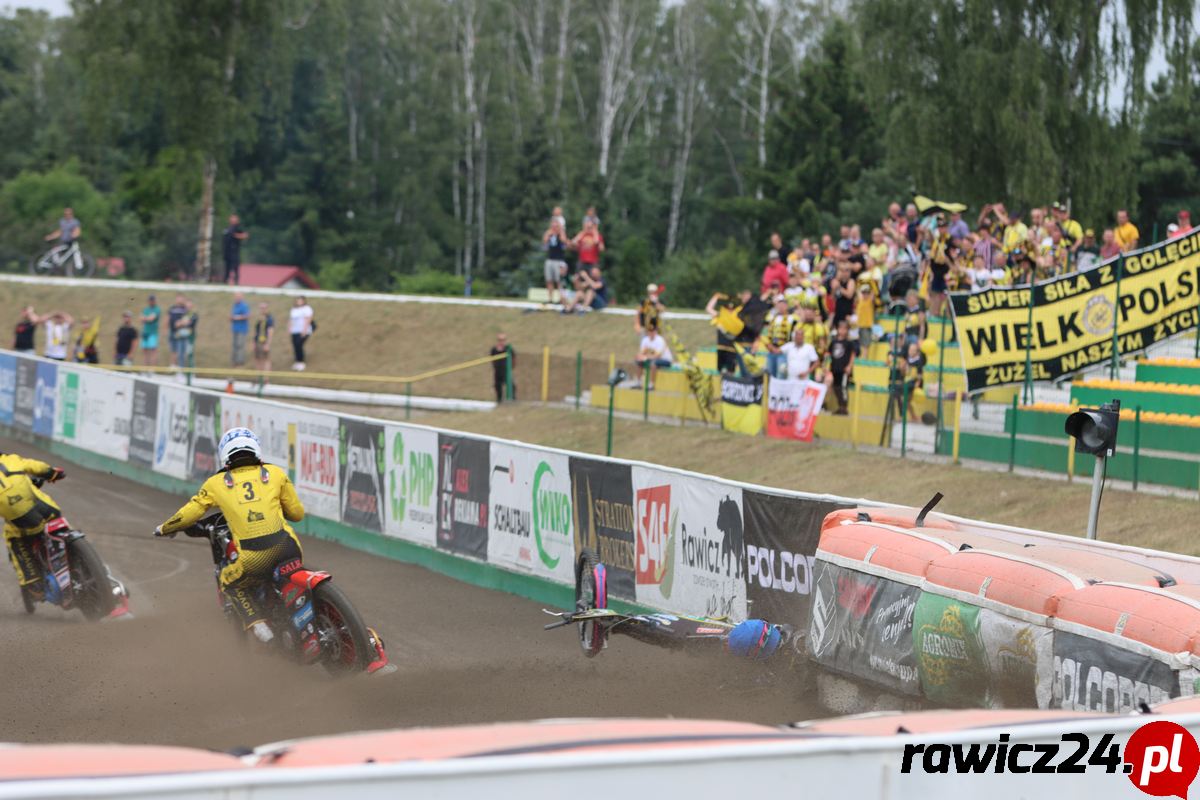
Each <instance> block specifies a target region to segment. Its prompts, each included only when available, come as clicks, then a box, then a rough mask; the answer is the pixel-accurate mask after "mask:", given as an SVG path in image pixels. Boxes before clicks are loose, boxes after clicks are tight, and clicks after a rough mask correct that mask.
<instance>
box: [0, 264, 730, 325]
mask: <svg viewBox="0 0 1200 800" xmlns="http://www.w3.org/2000/svg"><path fill="white" fill-rule="evenodd" d="M0 281H6V282H8V283H23V284H29V285H33V286H47V285H52V286H63V287H71V286H81V287H89V288H96V289H138V290H142V291H147V292H161V293H163V294H170V293H174V292H212V293H226V294H228V293H231V292H234V291H242V292H246V293H247V294H255V295H268V296H274V297H299V296H300V295H303V296H304V297H306V298H308V299H309V300H370V301H373V302H380V303H419V304H421V305H449V306H475V307H479V308H508V309H516V310H518V311H547V312H549V311H553V312H555V313H557V306H551V305H548V304H545V303H532V302H529V301H528V300H499V299H490V298H482V297H444V296H436V295H417V294H387V293H384V292H329V291H324V290H322V289H273V288H267V287H260V286H238V287H233V286H228V285H226V284H222V283H166V282H162V281H128V280H105V279H102V278H50V277H36V276H33V275H0ZM593 313H598V314H609V315H612V316H618V317H632V316H633V315H634V314H636V313H637V309H635V308H617V307H609V308H605V309H603V310H601V311H598V312H593ZM664 318H665V319H667V320H668V321H669V320H672V319H688V320H699V321H707V320H708V319H709V316H708V314H705V313H703V312H699V311H668V312H667V313H666V314H665V315H664Z"/></svg>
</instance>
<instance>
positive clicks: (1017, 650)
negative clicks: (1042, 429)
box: [808, 511, 1200, 713]
mask: <svg viewBox="0 0 1200 800" xmlns="http://www.w3.org/2000/svg"><path fill="white" fill-rule="evenodd" d="M813 574H814V582H815V590H814V598H815V599H814V601H813V612H812V620H811V625H810V627H809V639H808V647H809V651H810V652H811V654H812V656H813V658H814V659H815V660H816V662H817V663H818V664H820V665H821V666H823V667H824V668H825V669H826V670H829V671H830V672H831V673H836V674H840V675H845V676H849V677H851V678H853V679H855V680H856V681H858V682H861V684H864V685H866V686H869V687H872V688H873V689H874V690H875V691H877V692H883V693H886V694H887V696H888V698H889V699H888V701H887V702H888V703H889V704H890V703H897V702H898V703H903V702H905V701H908V702H920V701H929V702H931V703H933V704H936V705H938V706H951V707H990V708H1042V709H1047V708H1050V709H1062V710H1067V711H1104V712H1107V713H1129V712H1136V711H1138V710H1139V709H1142V708H1143V707H1146V706H1150V705H1154V704H1157V703H1161V702H1165V701H1167V700H1170V699H1173V698H1179V697H1192V696H1194V695H1195V694H1196V693H1197V690H1198V689H1200V669H1198V668H1200V584H1197V583H1196V582H1195V580H1196V576H1195V574H1194V572H1192V573H1190V574H1188V575H1183V574H1180V575H1174V574H1171V572H1169V571H1166V570H1162V569H1160V568H1158V567H1155V566H1150V565H1148V564H1146V563H1144V562H1142V561H1140V560H1138V559H1131V558H1119V557H1109V556H1103V555H1098V554H1097V553H1095V552H1087V551H1086V550H1080V549H1073V548H1064V547H1062V546H1059V545H1055V544H1052V543H1044V544H1032V543H1026V544H1023V545H1021V546H1014V543H1013V542H1011V541H1005V540H1000V539H998V538H996V537H995V536H994V535H992V533H991V532H989V531H984V530H980V529H977V528H972V527H971V526H965V525H963V526H947V525H945V524H944V523H943V522H942V521H941V520H933V521H930V523H929V524H928V525H921V524H920V523H919V522H916V523H915V524H914V520H913V519H912V518H911V517H910V518H897V516H896V515H894V514H889V513H888V512H887V511H883V512H879V513H868V514H859V515H857V516H855V515H854V514H853V512H839V513H838V514H836V515H834V516H833V517H831V518H830V519H828V520H826V523H825V527H824V530H823V531H822V534H821V539H820V543H819V546H818V550H817V553H816V558H815V568H814V573H813ZM826 684H827V685H825V686H823V687H822V691H823V692H824V693H825V694H826V695H827V696H828V697H827V699H826V703H827V705H831V706H833V707H835V708H836V707H837V706H838V705H839V703H838V695H839V694H841V695H842V696H843V697H844V696H845V694H846V691H847V689H846V687H842V686H838V685H830V684H829V681H826ZM852 691H854V690H852ZM878 702H879V700H877V699H876V698H875V697H869V698H864V697H863V696H862V692H860V691H854V693H853V694H852V699H851V700H850V701H849V702H845V701H844V700H843V702H842V705H847V706H849V708H847V709H845V710H856V709H857V708H858V707H860V706H862V705H872V704H875V703H878Z"/></svg>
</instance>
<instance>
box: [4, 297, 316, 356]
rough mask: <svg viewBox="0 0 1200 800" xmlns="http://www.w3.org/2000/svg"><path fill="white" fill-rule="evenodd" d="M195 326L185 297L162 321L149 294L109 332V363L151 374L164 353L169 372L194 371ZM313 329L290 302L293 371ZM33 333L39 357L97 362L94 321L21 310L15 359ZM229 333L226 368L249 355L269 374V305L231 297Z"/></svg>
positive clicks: (307, 312)
mask: <svg viewBox="0 0 1200 800" xmlns="http://www.w3.org/2000/svg"><path fill="white" fill-rule="evenodd" d="M199 325H200V313H199V312H198V311H197V310H196V305H195V303H193V302H192V300H191V299H190V298H188V297H187V296H186V295H185V294H183V293H179V294H176V295H175V300H174V302H173V303H172V304H171V305H170V306H169V307H168V308H167V309H166V313H165V317H164V312H163V309H162V307H161V306H160V305H159V303H158V298H157V297H156V296H155V295H153V294H151V295H149V296H147V298H146V305H145V306H144V307H143V308H142V309H141V311H140V312H136V313H135V312H133V311H123V312H121V321H120V324H119V325H118V326H117V328H116V330H115V332H114V336H115V338H114V342H113V351H112V363H114V364H117V365H120V366H126V367H132V366H134V365H135V364H137V363H140V364H141V365H142V366H144V367H147V368H151V369H153V368H157V367H160V366H162V364H161V358H160V357H159V350H160V349H161V348H162V347H165V349H166V350H167V353H168V357H167V360H168V365H169V368H170V369H175V370H179V371H182V369H183V368H188V367H194V366H195V352H196V351H195V346H196V334H197V330H198V328H199ZM316 327H317V326H316V322H315V321H314V319H313V309H312V306H310V305H309V304H308V301H307V300H306V299H305V298H304V297H297V298H295V299H294V300H293V301H292V306H291V308H290V309H289V311H288V334H289V335H290V337H291V344H292V356H293V360H292V369H293V370H296V371H302V370H304V368H305V352H304V348H305V344H306V343H307V342H308V340H309V338H310V337H311V336H312V334H313V332H314V331H315V330H316ZM39 328H41V329H42V331H43V340H42V352H41V355H42V356H43V357H45V358H48V359H52V360H55V361H75V362H79V363H88V364H99V363H100V362H101V355H100V349H101V345H100V334H101V326H100V317H99V316H92V317H84V318H82V319H80V320H79V321H78V324H77V323H76V320H75V318H74V317H73V316H71V314H69V313H67V312H65V311H57V310H56V311H50V312H47V313H44V314H39V313H38V312H37V311H36V310H34V308H33V306H26V307H25V308H23V309H21V311H20V313H19V314H18V317H17V324H16V328H15V331H14V333H15V336H14V341H13V349H14V350H16V351H17V352H19V353H29V354H34V353H36V352H37V343H36V336H37V331H38V329H39ZM229 333H230V359H229V363H230V366H232V367H234V368H244V367H245V365H246V361H247V350H249V351H250V353H251V355H252V356H253V359H254V368H255V369H256V370H259V371H263V372H269V371H270V370H271V368H272V362H271V348H272V345H273V344H274V342H275V316H274V314H272V312H271V306H270V304H269V303H266V302H260V303H259V304H258V311H257V313H256V314H254V313H252V312H251V309H250V306H249V304H248V303H247V302H246V299H245V297H244V295H243V294H242V293H241V292H235V293H234V295H233V303H232V305H231V307H230V310H229ZM247 345H249V347H247ZM138 351H140V355H139V354H138Z"/></svg>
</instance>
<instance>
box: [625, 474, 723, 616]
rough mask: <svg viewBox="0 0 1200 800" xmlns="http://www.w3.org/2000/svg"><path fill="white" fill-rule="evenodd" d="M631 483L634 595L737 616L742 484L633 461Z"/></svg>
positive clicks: (699, 612) (676, 607) (690, 610)
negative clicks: (715, 482)
mask: <svg viewBox="0 0 1200 800" xmlns="http://www.w3.org/2000/svg"><path fill="white" fill-rule="evenodd" d="M632 483H633V524H634V580H635V591H636V596H637V601H638V602H639V603H646V604H648V605H653V606H657V607H659V608H666V609H669V610H671V611H677V612H679V613H681V614H688V615H691V616H699V617H728V618H730V619H731V620H733V621H734V622H740V621H742V620H744V619H745V618H746V580H745V575H746V573H745V570H746V547H745V536H744V532H743V527H742V490H741V488H739V487H735V486H721V485H719V484H714V483H713V482H712V481H706V480H703V479H700V478H693V477H689V476H683V475H677V474H674V473H669V472H664V471H661V470H657V469H651V468H649V467H641V466H637V465H634V467H633V469H632Z"/></svg>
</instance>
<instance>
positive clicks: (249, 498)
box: [242, 481, 254, 502]
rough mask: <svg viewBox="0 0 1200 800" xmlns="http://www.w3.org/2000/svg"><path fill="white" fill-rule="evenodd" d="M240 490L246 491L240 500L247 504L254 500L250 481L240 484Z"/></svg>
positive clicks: (252, 485) (252, 486)
mask: <svg viewBox="0 0 1200 800" xmlns="http://www.w3.org/2000/svg"><path fill="white" fill-rule="evenodd" d="M242 488H243V489H245V490H246V493H245V494H244V495H242V499H243V500H246V501H247V502H250V501H252V500H254V484H253V483H252V482H251V481H246V482H245V483H243V484H242Z"/></svg>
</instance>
